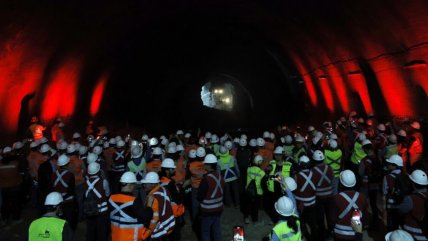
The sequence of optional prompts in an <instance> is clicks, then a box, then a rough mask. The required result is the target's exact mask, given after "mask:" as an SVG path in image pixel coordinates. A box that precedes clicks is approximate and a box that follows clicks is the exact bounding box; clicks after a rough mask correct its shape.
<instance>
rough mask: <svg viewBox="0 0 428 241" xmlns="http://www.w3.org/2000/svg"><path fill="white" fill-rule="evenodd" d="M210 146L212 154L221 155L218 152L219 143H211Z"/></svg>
mask: <svg viewBox="0 0 428 241" xmlns="http://www.w3.org/2000/svg"><path fill="white" fill-rule="evenodd" d="M211 148H212V150H213V153H214V155H216V156H220V155H221V154H220V145H219V144H213V145H212V146H211Z"/></svg>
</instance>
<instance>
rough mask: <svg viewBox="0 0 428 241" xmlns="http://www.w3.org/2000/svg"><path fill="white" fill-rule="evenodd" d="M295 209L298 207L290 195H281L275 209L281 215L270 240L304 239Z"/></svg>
mask: <svg viewBox="0 0 428 241" xmlns="http://www.w3.org/2000/svg"><path fill="white" fill-rule="evenodd" d="M295 209H296V207H295V206H294V204H293V202H292V201H291V199H290V198H288V197H281V198H279V199H278V201H276V202H275V210H276V212H277V214H278V215H279V216H280V217H279V221H278V223H276V224H275V226H274V228H273V229H272V232H271V233H270V235H269V240H270V241H282V240H284V241H285V240H292V241H300V240H302V233H301V232H300V221H299V218H298V216H296V215H295Z"/></svg>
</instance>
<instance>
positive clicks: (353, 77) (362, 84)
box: [348, 70, 373, 113]
mask: <svg viewBox="0 0 428 241" xmlns="http://www.w3.org/2000/svg"><path fill="white" fill-rule="evenodd" d="M348 79H349V84H350V86H351V88H352V89H353V90H354V91H355V92H357V93H358V95H359V96H360V98H361V101H362V102H363V106H364V110H365V111H366V113H373V106H372V102H371V100H370V95H369V91H368V89H367V84H366V80H365V78H364V75H363V74H362V73H361V71H359V70H357V71H351V72H349V73H348Z"/></svg>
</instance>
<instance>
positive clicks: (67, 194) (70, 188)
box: [52, 154, 77, 231]
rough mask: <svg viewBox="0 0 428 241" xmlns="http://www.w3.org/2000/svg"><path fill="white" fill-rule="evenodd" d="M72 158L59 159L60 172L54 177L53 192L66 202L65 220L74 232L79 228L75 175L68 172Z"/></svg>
mask: <svg viewBox="0 0 428 241" xmlns="http://www.w3.org/2000/svg"><path fill="white" fill-rule="evenodd" d="M69 164H70V158H69V157H68V156H67V155H64V154H63V155H61V156H59V158H58V170H56V171H55V172H54V174H53V175H52V183H53V190H54V191H56V192H59V193H60V194H61V195H62V197H63V199H64V201H63V203H62V211H63V214H64V219H65V220H67V222H68V223H69V224H70V227H71V229H73V230H74V231H75V230H76V228H77V212H76V190H75V179H74V174H73V173H72V172H70V171H69V170H68V167H69Z"/></svg>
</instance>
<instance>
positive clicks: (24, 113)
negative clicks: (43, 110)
mask: <svg viewBox="0 0 428 241" xmlns="http://www.w3.org/2000/svg"><path fill="white" fill-rule="evenodd" d="M35 95H36V93H35V92H32V93H29V94H27V95H25V96H24V98H22V100H21V109H20V110H19V117H18V129H17V132H16V137H17V138H18V139H21V138H24V135H25V133H26V131H27V128H28V125H29V124H30V123H29V119H30V100H31V99H33V98H34V96H35Z"/></svg>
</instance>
